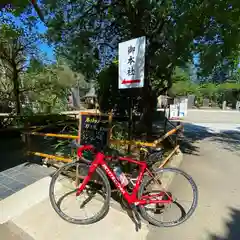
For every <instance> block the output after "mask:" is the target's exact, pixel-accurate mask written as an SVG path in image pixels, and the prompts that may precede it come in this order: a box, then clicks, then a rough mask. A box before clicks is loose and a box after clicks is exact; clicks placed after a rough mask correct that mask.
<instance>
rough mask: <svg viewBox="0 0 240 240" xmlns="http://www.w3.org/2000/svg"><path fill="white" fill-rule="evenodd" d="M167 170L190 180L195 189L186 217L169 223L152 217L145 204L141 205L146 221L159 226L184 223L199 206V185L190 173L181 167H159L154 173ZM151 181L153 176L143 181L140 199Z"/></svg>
mask: <svg viewBox="0 0 240 240" xmlns="http://www.w3.org/2000/svg"><path fill="white" fill-rule="evenodd" d="M167 171H170V172H175V173H178V174H181V175H183V176H184V177H185V178H186V179H187V180H188V182H189V183H190V185H191V187H192V190H193V203H192V205H191V207H190V209H189V211H188V213H187V214H186V215H185V216H184V217H182V218H180V219H178V220H177V221H172V222H168V223H163V222H160V221H157V220H156V219H154V218H152V217H151V216H150V215H149V214H148V213H147V211H146V209H145V207H144V205H139V210H140V213H141V215H142V217H143V218H144V219H145V220H146V221H148V222H149V223H151V224H153V225H155V226H157V227H174V226H177V225H180V224H182V223H183V222H185V221H186V220H188V219H189V218H190V217H191V216H192V214H193V213H194V211H195V209H196V207H197V203H198V189H197V185H196V183H195V182H194V180H193V179H192V177H191V176H190V175H188V174H187V173H185V172H184V171H182V170H180V169H177V168H161V169H158V170H156V171H154V172H153V173H154V174H158V173H161V172H167ZM150 181H152V178H151V179H149V178H147V180H145V181H143V182H142V184H141V185H140V188H139V193H138V198H139V199H141V196H142V195H143V192H144V189H145V187H146V186H147V185H148V184H149V182H150Z"/></svg>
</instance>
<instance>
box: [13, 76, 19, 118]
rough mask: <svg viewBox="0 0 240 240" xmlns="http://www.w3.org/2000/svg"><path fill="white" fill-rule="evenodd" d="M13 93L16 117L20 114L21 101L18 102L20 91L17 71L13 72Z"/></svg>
mask: <svg viewBox="0 0 240 240" xmlns="http://www.w3.org/2000/svg"><path fill="white" fill-rule="evenodd" d="M12 80H13V92H14V97H15V105H16V113H17V115H20V114H21V101H20V90H19V81H18V73H17V71H14V72H13V78H12Z"/></svg>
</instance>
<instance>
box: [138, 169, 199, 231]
mask: <svg viewBox="0 0 240 240" xmlns="http://www.w3.org/2000/svg"><path fill="white" fill-rule="evenodd" d="M153 176H154V177H150V176H149V177H146V178H145V180H144V181H143V182H142V184H141V186H140V189H139V196H138V198H139V199H141V197H143V196H144V197H146V196H147V197H148V198H149V199H151V200H168V199H169V196H171V198H172V199H173V201H172V202H171V203H161V201H159V203H154V204H152V203H151V204H146V205H140V206H139V210H140V213H141V215H142V217H143V218H144V219H145V220H146V221H148V222H149V223H151V224H153V225H155V226H158V227H173V226H177V225H179V224H181V223H183V222H185V221H186V220H187V219H189V218H190V217H191V216H192V214H193V212H194V211H195V209H196V207H197V201H198V190H197V186H196V184H195V182H194V181H193V179H192V177H191V176H189V175H188V174H187V173H185V172H184V171H182V170H180V169H177V168H162V169H158V170H156V171H154V172H153Z"/></svg>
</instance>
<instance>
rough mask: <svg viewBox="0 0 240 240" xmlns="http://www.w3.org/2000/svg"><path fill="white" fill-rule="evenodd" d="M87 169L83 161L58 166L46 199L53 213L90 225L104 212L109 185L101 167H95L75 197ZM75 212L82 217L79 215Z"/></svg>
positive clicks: (106, 208)
mask: <svg viewBox="0 0 240 240" xmlns="http://www.w3.org/2000/svg"><path fill="white" fill-rule="evenodd" d="M88 169H89V164H87V163H80V162H73V163H69V164H66V165H64V166H62V167H61V168H59V169H58V170H57V171H56V172H55V173H54V174H53V176H52V180H51V183H50V188H49V197H50V202H51V204H52V207H53V209H54V210H55V211H56V212H57V214H58V215H59V216H60V217H61V218H63V219H64V220H65V221H67V222H70V223H74V224H83V225H85V224H92V223H95V222H97V221H99V220H100V219H102V218H103V217H105V215H106V214H107V213H108V210H109V202H110V196H111V187H110V183H109V181H108V178H107V176H106V174H105V173H104V172H103V170H102V169H100V168H97V169H96V171H95V173H94V174H93V176H92V178H91V180H90V181H89V182H88V184H87V185H86V188H85V189H84V190H83V192H82V193H81V194H80V195H79V196H78V197H77V196H76V190H77V188H78V186H79V185H80V184H81V182H82V181H83V179H84V177H85V176H86V175H87V174H88ZM95 211H96V213H94V214H92V213H90V215H88V216H87V214H89V212H95ZM78 212H79V214H81V215H83V216H82V217H80V216H79V215H78Z"/></svg>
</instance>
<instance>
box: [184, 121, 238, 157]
mask: <svg viewBox="0 0 240 240" xmlns="http://www.w3.org/2000/svg"><path fill="white" fill-rule="evenodd" d="M206 138H208V139H211V140H212V141H215V142H219V143H222V144H223V148H224V149H227V150H229V151H233V152H236V151H240V131H237V130H236V131H234V130H229V131H228V130H223V131H220V132H214V131H212V130H211V129H210V128H208V127H203V126H199V125H195V124H191V123H185V124H184V136H183V137H182V138H181V150H182V152H183V153H185V154H193V155H198V152H199V149H198V147H197V146H196V145H195V144H194V143H196V142H198V141H201V140H204V139H206ZM239 154H240V153H239Z"/></svg>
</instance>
